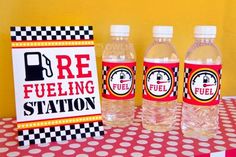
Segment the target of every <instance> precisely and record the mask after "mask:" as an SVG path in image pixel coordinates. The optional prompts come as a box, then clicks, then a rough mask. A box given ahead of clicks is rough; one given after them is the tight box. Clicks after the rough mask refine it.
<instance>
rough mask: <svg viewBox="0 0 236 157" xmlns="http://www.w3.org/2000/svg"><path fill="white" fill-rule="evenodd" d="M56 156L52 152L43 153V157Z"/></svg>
mask: <svg viewBox="0 0 236 157" xmlns="http://www.w3.org/2000/svg"><path fill="white" fill-rule="evenodd" d="M54 156H56V155H55V154H54V153H52V152H48V153H43V154H42V157H54Z"/></svg>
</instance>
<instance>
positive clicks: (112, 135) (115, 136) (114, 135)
mask: <svg viewBox="0 0 236 157" xmlns="http://www.w3.org/2000/svg"><path fill="white" fill-rule="evenodd" d="M110 136H111V137H114V138H117V137H120V134H111V135H110Z"/></svg>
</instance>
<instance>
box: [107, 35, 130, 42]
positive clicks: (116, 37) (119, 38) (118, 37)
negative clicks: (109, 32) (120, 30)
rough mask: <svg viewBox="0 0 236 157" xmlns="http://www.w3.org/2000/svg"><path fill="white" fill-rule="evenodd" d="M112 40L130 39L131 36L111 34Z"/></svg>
mask: <svg viewBox="0 0 236 157" xmlns="http://www.w3.org/2000/svg"><path fill="white" fill-rule="evenodd" d="M111 40H116V41H128V40H129V37H128V36H111Z"/></svg>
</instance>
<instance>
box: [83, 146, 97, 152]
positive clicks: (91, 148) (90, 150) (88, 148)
mask: <svg viewBox="0 0 236 157" xmlns="http://www.w3.org/2000/svg"><path fill="white" fill-rule="evenodd" d="M94 150H95V148H93V147H85V148H83V151H84V152H93V151H94Z"/></svg>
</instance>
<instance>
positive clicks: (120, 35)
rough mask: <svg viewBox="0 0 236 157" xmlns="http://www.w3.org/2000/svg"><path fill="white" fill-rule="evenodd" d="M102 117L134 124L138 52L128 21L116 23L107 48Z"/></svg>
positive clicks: (122, 124)
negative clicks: (130, 34) (130, 39)
mask: <svg viewBox="0 0 236 157" xmlns="http://www.w3.org/2000/svg"><path fill="white" fill-rule="evenodd" d="M102 59H103V76H102V77H103V86H102V87H103V93H102V118H103V122H104V123H105V124H106V125H109V126H112V127H125V126H128V125H130V124H131V122H132V120H133V117H134V105H135V100H134V96H135V71H136V62H135V61H136V56H135V50H134V46H133V44H132V43H131V42H129V26H128V25H112V26H111V39H110V41H109V42H108V43H107V44H106V46H105V49H104V51H103V58H102Z"/></svg>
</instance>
